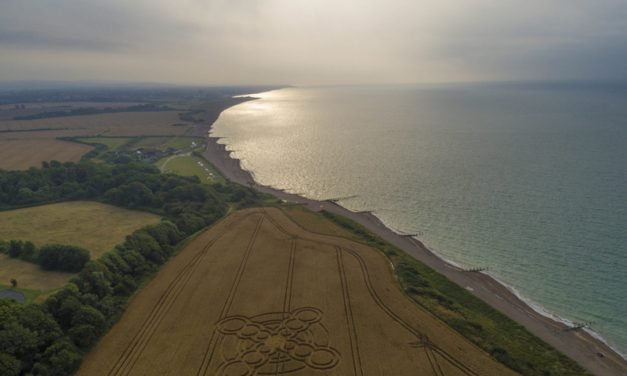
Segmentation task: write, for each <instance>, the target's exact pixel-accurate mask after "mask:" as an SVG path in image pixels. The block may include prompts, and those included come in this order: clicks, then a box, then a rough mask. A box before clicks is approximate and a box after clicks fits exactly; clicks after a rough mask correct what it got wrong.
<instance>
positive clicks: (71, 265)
mask: <svg viewBox="0 0 627 376" xmlns="http://www.w3.org/2000/svg"><path fill="white" fill-rule="evenodd" d="M37 260H38V262H39V265H40V266H41V267H42V268H43V269H45V270H61V271H65V272H70V273H75V272H79V271H81V269H83V267H84V266H85V264H86V263H87V261H89V252H88V251H87V250H85V249H83V248H79V247H75V246H71V245H60V244H49V245H45V246H43V247H41V249H40V250H39V257H38V259H37Z"/></svg>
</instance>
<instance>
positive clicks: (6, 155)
mask: <svg viewBox="0 0 627 376" xmlns="http://www.w3.org/2000/svg"><path fill="white" fill-rule="evenodd" d="M91 149H92V148H91V146H88V145H81V144H77V143H72V142H66V141H61V140H55V139H53V138H50V139H18V140H6V139H2V138H1V134H0V169H4V170H25V169H27V168H29V167H40V166H41V162H43V161H47V160H51V159H56V160H58V161H59V162H70V161H72V162H75V161H78V160H79V159H80V158H81V156H82V155H83V154H85V153H87V152H88V151H90V150H91Z"/></svg>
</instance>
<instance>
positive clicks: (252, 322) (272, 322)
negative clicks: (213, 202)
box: [78, 208, 514, 376]
mask: <svg viewBox="0 0 627 376" xmlns="http://www.w3.org/2000/svg"><path fill="white" fill-rule="evenodd" d="M304 218H306V217H304V216H301V217H300V219H301V221H299V222H301V224H302V223H303V222H306V220H303V219H304ZM319 225H320V224H318V225H317V226H319ZM78 374H79V375H110V376H111V375H156V374H159V375H211V376H214V375H215V376H232V375H240V376H243V375H249V376H256V375H288V374H289V375H359V376H362V375H395V376H403V375H412V376H413V375H453V376H455V375H512V374H514V373H513V371H511V370H509V369H507V368H505V367H504V366H503V365H501V364H500V363H497V362H496V361H495V360H493V359H492V358H491V357H490V356H489V355H488V354H486V353H485V352H483V351H482V350H480V349H478V348H477V347H475V346H474V345H472V344H471V343H470V342H468V341H467V340H466V339H464V338H463V337H462V336H461V335H459V334H458V333H457V332H455V331H453V330H452V329H451V328H450V327H448V326H447V325H445V324H444V323H443V322H442V321H440V320H438V319H437V318H435V317H434V316H432V315H431V314H430V313H428V312H427V311H425V310H423V309H422V308H420V307H419V306H417V305H416V304H414V303H413V302H412V301H411V300H410V299H409V298H408V297H407V296H406V295H404V293H403V292H402V291H401V290H400V288H399V286H398V284H397V282H396V280H395V279H394V277H393V274H392V271H391V269H390V265H389V263H388V261H387V259H386V258H385V257H384V256H383V255H382V254H381V253H379V252H378V251H376V250H375V249H372V248H370V247H368V246H365V245H363V244H360V243H357V242H354V241H351V240H348V239H346V238H341V237H335V236H330V235H322V234H317V233H313V232H309V231H307V230H305V229H304V228H303V227H300V226H299V225H297V224H296V223H295V222H293V221H292V220H291V219H290V218H289V217H288V216H287V215H286V214H285V213H283V212H282V211H281V210H279V209H276V208H265V209H248V210H243V211H238V212H235V213H233V214H231V215H230V216H229V217H227V218H226V219H225V220H223V221H222V222H220V223H218V224H216V225H215V226H213V227H212V228H211V229H210V230H208V231H206V232H204V233H203V234H201V235H200V236H198V237H197V238H196V239H195V240H194V241H193V242H191V243H190V244H189V245H188V246H187V247H186V248H185V249H183V250H182V251H181V252H180V253H179V254H178V255H177V256H176V257H174V258H173V259H172V260H171V261H170V262H168V263H167V264H166V265H165V266H164V267H163V268H162V269H161V271H160V272H159V273H158V274H157V276H156V277H155V278H154V279H153V280H152V281H151V282H150V283H149V284H148V285H147V286H146V287H144V288H143V289H142V290H141V291H140V292H139V293H138V294H137V295H136V296H135V298H134V299H133V301H132V302H131V304H130V305H129V307H128V309H127V311H126V313H125V314H124V315H123V317H122V318H121V320H120V321H119V322H118V324H116V325H115V326H114V327H113V328H112V329H111V331H110V332H109V333H108V334H107V335H106V336H105V337H104V338H103V339H102V340H101V341H100V342H99V344H98V345H97V346H96V348H94V349H93V350H92V352H91V353H90V354H89V355H88V356H87V358H86V360H85V362H84V363H83V365H82V367H81V369H80V370H79V372H78Z"/></svg>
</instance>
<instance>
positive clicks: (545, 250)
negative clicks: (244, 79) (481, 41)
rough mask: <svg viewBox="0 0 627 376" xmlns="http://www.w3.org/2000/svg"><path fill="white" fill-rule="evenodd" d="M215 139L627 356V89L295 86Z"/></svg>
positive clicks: (265, 175)
mask: <svg viewBox="0 0 627 376" xmlns="http://www.w3.org/2000/svg"><path fill="white" fill-rule="evenodd" d="M257 96H259V97H260V98H261V99H259V100H256V101H252V102H247V103H244V104H241V105H238V106H236V107H233V108H231V109H229V110H227V111H225V112H224V113H223V114H222V115H221V117H220V118H219V120H218V121H217V122H216V124H215V126H214V131H213V134H214V135H215V136H220V137H225V139H224V140H223V141H222V142H224V143H226V144H227V145H228V146H229V149H231V150H234V154H235V156H236V157H237V158H239V159H241V160H242V163H243V166H244V167H245V168H246V169H248V170H250V171H251V172H253V174H254V176H255V179H256V180H257V181H258V182H260V183H261V184H266V185H271V186H274V187H277V188H283V189H285V190H287V191H290V192H294V193H300V194H302V195H304V196H307V197H311V198H316V199H328V198H337V197H345V196H352V195H357V197H355V198H350V199H346V200H342V201H340V204H341V205H343V206H345V207H348V208H349V209H353V210H371V211H373V212H374V213H375V214H376V215H377V216H378V217H379V218H381V219H382V220H383V221H384V222H385V223H386V224H387V225H388V226H390V227H392V228H394V229H396V230H398V231H402V232H406V233H415V234H419V236H418V238H419V239H421V240H422V241H424V243H425V244H426V245H427V246H428V247H429V248H431V249H432V250H434V251H435V252H436V253H438V254H439V255H440V256H441V257H443V258H445V259H447V260H450V261H452V262H454V263H456V264H459V265H462V266H466V267H487V268H489V274H491V275H493V276H495V277H496V278H497V279H499V280H500V281H502V282H504V283H506V284H507V285H509V286H510V287H512V288H513V289H515V290H516V291H517V292H518V293H519V294H520V295H521V296H522V297H523V298H525V299H526V300H527V301H528V302H530V303H532V304H533V305H534V306H535V307H536V308H537V309H539V310H544V311H545V312H547V313H551V314H553V315H556V316H558V317H560V318H562V319H566V320H570V321H573V322H592V325H591V327H592V329H593V330H594V331H595V332H597V333H599V334H600V335H601V336H602V337H603V338H604V339H606V340H607V341H608V342H609V343H610V344H611V345H613V346H614V347H615V348H617V349H618V350H619V351H621V352H623V353H627V92H625V91H622V92H620V91H610V90H606V91H603V90H598V89H590V88H588V89H573V88H571V89H564V88H562V89H546V88H545V89H539V88H522V87H509V88H505V87H500V88H495V87H492V88H488V87H483V88H478V87H475V88H470V87H466V88H451V87H449V88H437V89H436V88H431V89H426V88H416V87H337V88H290V89H283V90H278V91H272V92H267V93H262V94H259V95H257Z"/></svg>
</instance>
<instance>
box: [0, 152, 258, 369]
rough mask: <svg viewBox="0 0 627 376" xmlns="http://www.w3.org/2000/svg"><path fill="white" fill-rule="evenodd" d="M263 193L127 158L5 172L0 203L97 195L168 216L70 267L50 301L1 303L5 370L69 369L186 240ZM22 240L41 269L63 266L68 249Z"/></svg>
mask: <svg viewBox="0 0 627 376" xmlns="http://www.w3.org/2000/svg"><path fill="white" fill-rule="evenodd" d="M264 198H265V197H262V196H261V195H260V194H259V193H257V192H255V191H254V190H251V189H249V188H246V187H242V186H239V185H235V184H230V183H227V184H214V185H205V184H201V183H200V181H199V180H198V179H197V178H196V177H182V176H177V175H164V174H161V173H160V172H159V170H158V169H157V168H156V167H154V166H152V165H148V164H144V163H137V162H133V161H130V160H128V159H124V160H118V161H116V163H95V162H89V161H84V162H80V163H59V162H55V161H53V162H49V163H44V164H43V166H42V168H39V169H35V168H31V169H29V170H27V171H0V210H7V209H13V208H20V207H26V206H33V205H41V204H45V203H51V202H59V201H68V200H97V201H101V202H104V203H108V204H112V205H116V206H120V207H125V208H129V209H137V210H145V211H150V212H153V213H157V214H159V215H161V216H162V217H163V220H162V222H161V223H159V224H157V225H152V226H148V227H145V228H143V229H140V230H138V231H136V232H134V233H133V234H131V235H129V236H128V237H127V238H126V240H125V241H124V243H123V244H120V245H118V246H117V247H116V248H115V249H114V250H112V251H110V252H108V253H106V254H105V255H104V256H102V257H101V258H99V259H97V260H91V261H87V260H84V261H85V262H83V265H84V266H83V267H82V268H80V267H76V264H72V267H73V269H72V271H78V274H77V276H76V277H74V278H73V279H72V280H71V281H70V283H69V284H68V285H66V286H65V287H64V288H63V289H61V290H60V291H59V292H57V293H55V294H54V295H52V296H50V297H49V298H48V299H47V300H46V301H45V303H43V304H29V305H22V304H19V303H16V302H14V301H11V300H0V376H9V375H25V374H33V375H68V374H71V373H73V372H74V371H75V370H76V369H77V368H78V366H79V365H80V362H81V359H82V357H83V355H84V354H86V352H87V351H88V350H89V349H90V348H91V347H92V346H93V345H94V344H95V343H96V342H97V341H98V339H99V338H100V337H101V336H102V335H103V334H104V333H106V331H107V330H108V329H109V328H110V327H111V326H112V325H113V324H114V323H115V322H116V321H117V320H118V319H119V317H120V315H121V314H122V312H123V311H124V309H125V307H126V305H127V303H128V300H129V297H130V296H131V295H132V294H133V293H134V292H135V290H136V289H137V287H138V286H140V285H141V284H142V283H143V282H145V281H146V280H147V279H148V278H149V277H150V276H152V275H153V274H154V273H155V272H156V271H157V270H158V268H159V267H160V266H161V265H162V264H163V263H164V262H165V261H166V260H167V259H168V258H169V257H170V256H171V255H172V254H173V253H174V252H175V250H176V249H177V246H178V245H179V244H180V243H181V242H182V241H183V240H184V239H185V238H187V237H189V236H190V235H192V234H194V233H195V232H197V231H199V230H201V229H203V228H205V227H206V226H208V225H210V224H212V223H214V222H215V221H216V220H218V219H220V218H221V217H223V216H224V215H225V214H226V213H227V211H228V210H229V207H246V206H253V205H257V204H259V203H261V202H262V200H263V199H264ZM26 243H27V242H23V243H22V244H21V245H20V250H19V253H16V254H15V255H14V257H23V258H27V259H28V258H31V260H30V261H36V262H38V263H39V264H40V265H42V267H44V268H45V267H49V268H51V269H55V268H58V265H59V263H63V260H61V259H60V257H63V256H62V255H67V254H68V253H66V252H65V251H60V250H59V247H63V246H48V247H42V248H41V249H39V250H37V249H33V248H34V247H31V245H26V246H25V244H26ZM31 244H32V243H31ZM66 251H67V249H66ZM16 252H17V251H16ZM72 252H74V253H73V254H74V255H75V256H77V255H80V254H81V252H80V251H77V250H73V251H72ZM35 255H36V256H35ZM79 258H80V256H79ZM78 269H80V270H78Z"/></svg>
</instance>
